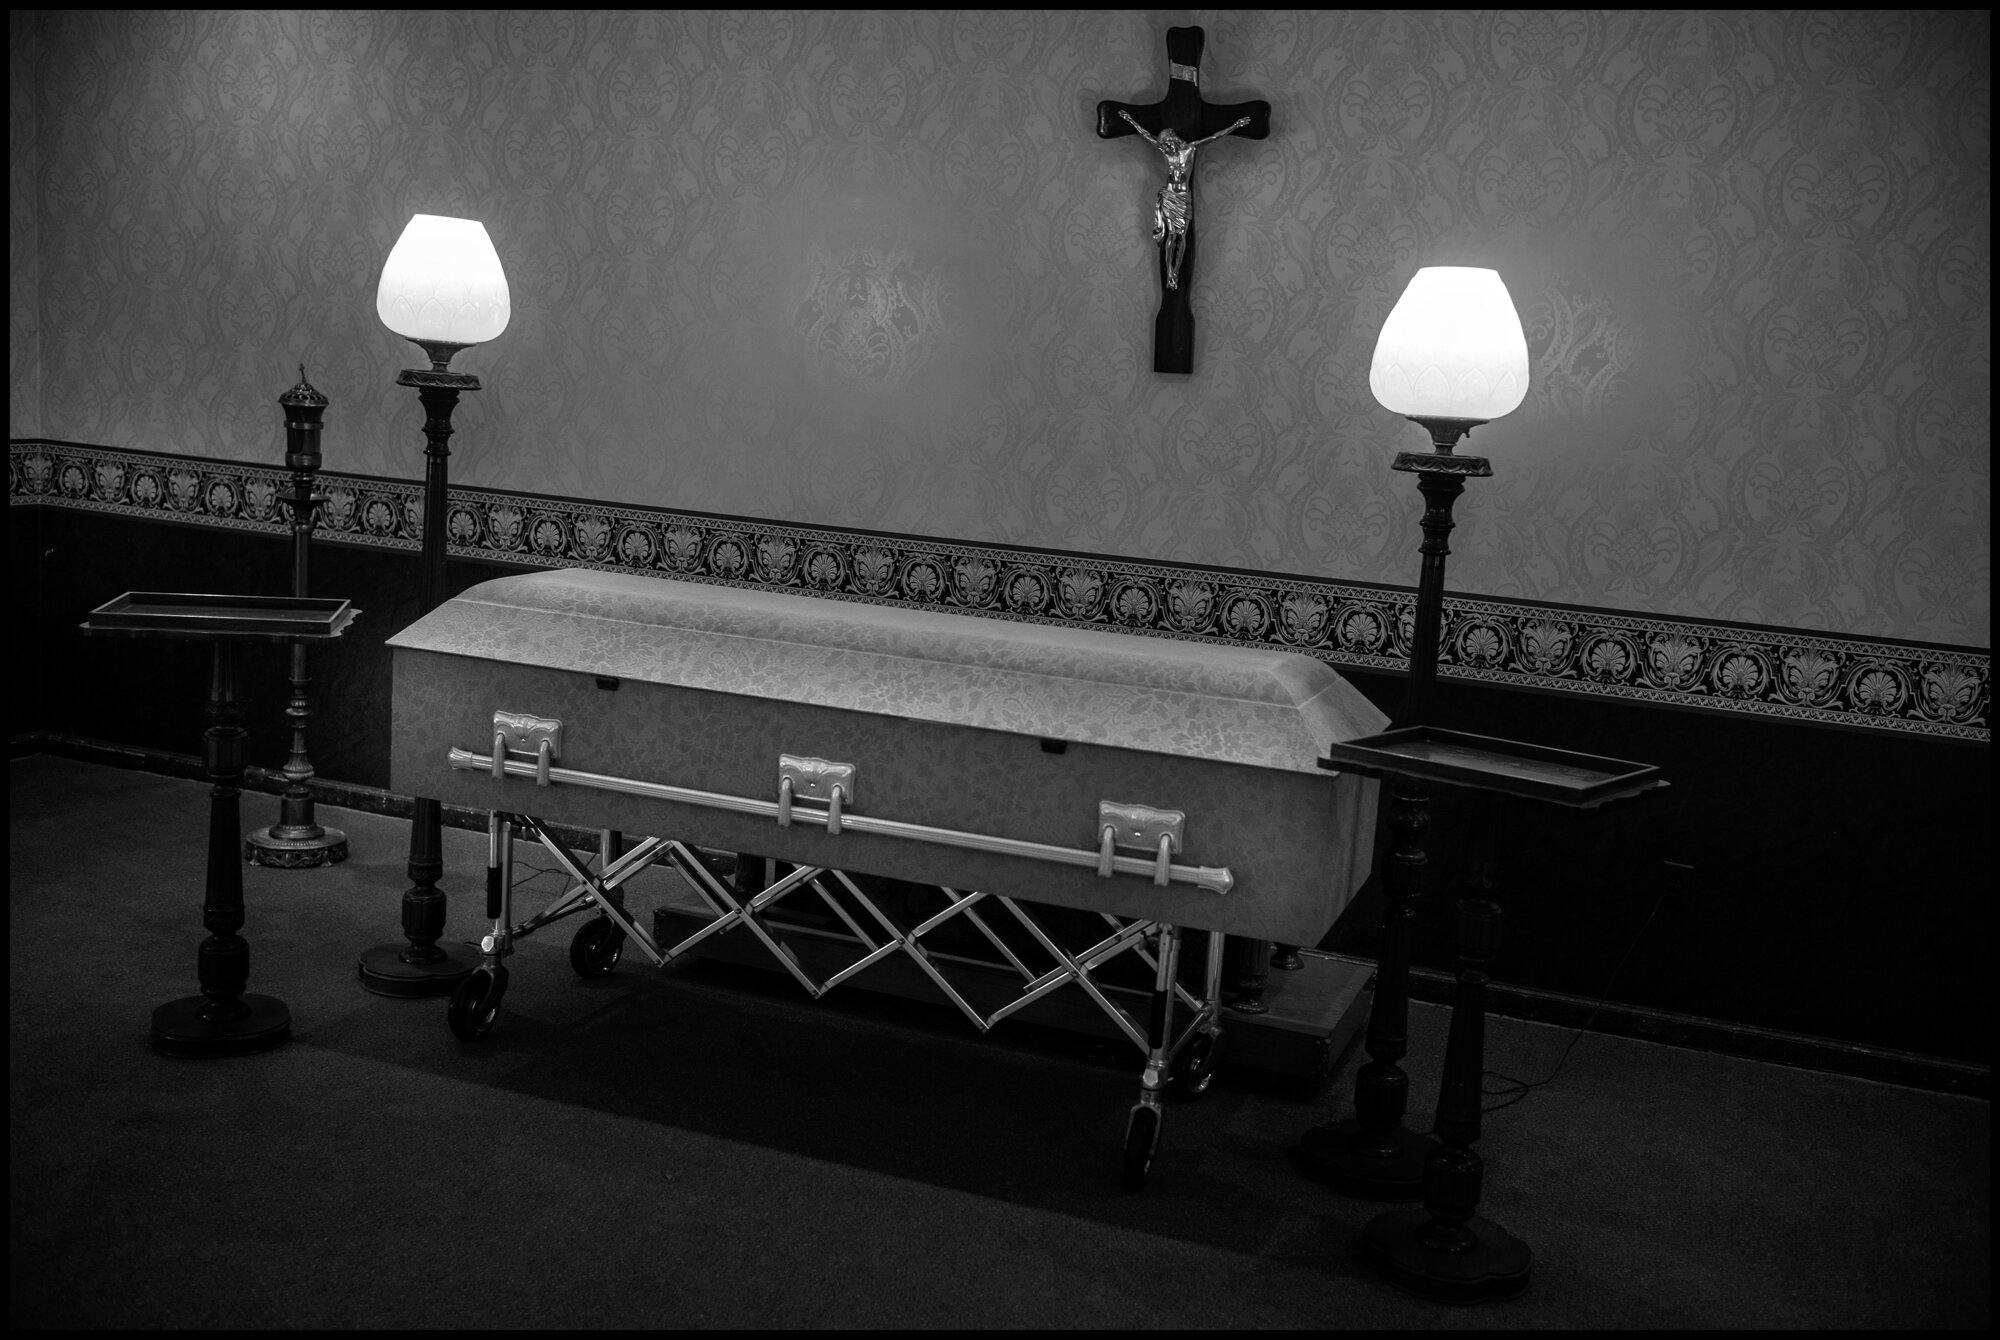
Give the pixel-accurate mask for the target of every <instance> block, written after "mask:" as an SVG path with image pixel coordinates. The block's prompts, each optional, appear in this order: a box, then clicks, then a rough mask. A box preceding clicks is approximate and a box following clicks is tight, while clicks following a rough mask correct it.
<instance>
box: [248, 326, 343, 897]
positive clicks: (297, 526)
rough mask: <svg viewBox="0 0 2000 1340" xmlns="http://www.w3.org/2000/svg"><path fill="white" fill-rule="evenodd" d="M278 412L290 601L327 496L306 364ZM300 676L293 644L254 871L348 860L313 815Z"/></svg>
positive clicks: (302, 659)
mask: <svg viewBox="0 0 2000 1340" xmlns="http://www.w3.org/2000/svg"><path fill="white" fill-rule="evenodd" d="M278 404H279V405H281V406H283V407H284V411H285V468H286V469H287V470H290V471H291V474H292V480H291V482H292V490H291V492H290V494H288V495H287V496H285V497H283V498H281V499H280V500H279V501H281V502H282V503H283V504H284V506H285V508H286V509H287V510H288V511H289V512H290V513H291V517H292V594H293V595H294V596H295V597H297V598H298V599H301V600H304V599H306V598H307V597H308V596H310V595H311V594H312V593H311V591H310V590H309V589H308V588H309V586H310V583H309V581H308V579H307V559H308V555H309V551H310V549H311V546H312V532H313V525H314V523H315V522H316V521H317V520H318V512H319V507H320V505H321V504H322V503H324V502H325V501H326V495H325V494H324V493H320V492H319V491H317V489H316V488H315V487H314V485H315V483H316V482H317V480H318V477H319V467H320V451H319V435H320V428H321V424H320V416H321V415H323V414H325V413H326V406H327V400H326V397H325V396H323V395H321V394H320V393H319V392H318V391H317V390H315V389H313V386H312V384H311V383H310V382H308V381H307V380H306V369H305V365H304V364H303V363H301V364H300V365H299V384H298V385H297V386H294V387H293V388H292V389H291V390H289V391H287V392H285V393H284V394H283V395H282V396H279V397H278ZM311 686H312V680H311V678H310V677H308V675H307V674H306V644H305V642H303V641H299V642H294V643H292V674H291V687H292V697H291V702H290V703H289V704H288V705H287V706H286V708H285V716H286V717H287V718H289V719H290V720H291V723H292V752H291V756H290V757H288V758H287V759H286V760H285V768H284V773H285V794H284V796H283V798H282V799H281V800H280V801H279V802H278V803H279V809H278V822H277V823H275V824H273V825H272V826H271V827H269V828H261V829H258V830H257V831H256V832H254V833H250V834H248V835H247V836H246V837H245V838H244V839H243V854H244V856H245V857H247V858H248V859H249V861H250V863H251V864H253V865H268V866H277V867H279V868H281V869H299V868H303V867H310V866H317V865H332V864H333V863H334V862H335V861H344V860H346V859H347V834H345V833H343V832H341V831H340V830H339V829H338V828H328V827H326V826H324V825H322V824H321V823H319V822H318V821H317V820H316V819H315V818H314V815H313V798H312V792H310V791H308V790H307V789H306V783H307V782H309V781H311V780H312V777H313V766H312V761H311V760H310V759H309V758H307V756H306V722H308V721H310V720H311V719H312V700H311V698H310V696H309V690H310V688H311Z"/></svg>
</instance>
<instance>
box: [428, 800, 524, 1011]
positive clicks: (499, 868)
mask: <svg viewBox="0 0 2000 1340" xmlns="http://www.w3.org/2000/svg"><path fill="white" fill-rule="evenodd" d="M513 899H514V816H512V815H510V814H502V813H500V812H499V811H495V812H493V813H492V814H489V815H488V816H487V818H486V915H487V918H488V919H489V920H491V921H492V923H493V929H492V930H490V931H488V932H487V933H486V935H485V937H484V938H482V939H481V940H480V942H479V952H480V955H481V957H480V961H479V966H477V967H475V968H474V969H473V970H472V971H471V972H469V973H467V974H466V976H465V980H464V981H462V982H460V983H459V984H458V987H457V989H456V990H454V991H453V992H452V993H451V1005H450V1007H449V1009H448V1010H447V1011H446V1014H445V1020H446V1022H447V1023H449V1024H450V1025H451V1031H452V1033H453V1034H454V1035H455V1036H456V1037H458V1039H459V1040H460V1041H462V1042H477V1041H478V1040H479V1039H480V1038H483V1037H485V1036H486V1035H487V1034H488V1033H489V1032H491V1031H492V1029H493V1021H494V1019H495V1018H497V1017H498V1016H499V1014H500V1001H501V998H502V997H504V996H505V995H506V994H507V964H506V958H507V956H508V955H509V954H512V953H513V952H514V938H513V936H512V935H511V934H509V933H508V930H507V921H508V912H509V909H510V908H511V906H512V903H513Z"/></svg>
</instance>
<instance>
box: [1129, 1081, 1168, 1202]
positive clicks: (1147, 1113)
mask: <svg viewBox="0 0 2000 1340" xmlns="http://www.w3.org/2000/svg"><path fill="white" fill-rule="evenodd" d="M1159 1145H1160V1114H1159V1111H1158V1110H1157V1109H1155V1108H1150V1107H1147V1106H1146V1105H1145V1104H1144V1103H1141V1104H1139V1105H1138V1106H1137V1107H1135V1108H1133V1109H1132V1119H1131V1120H1130V1121H1129V1122H1127V1123H1126V1126H1125V1185H1126V1186H1129V1187H1131V1188H1132V1189H1133V1190H1134V1191H1138V1190H1141V1189H1142V1188H1144V1186H1145V1185H1146V1173H1147V1171H1148V1170H1149V1169H1150V1168H1151V1167H1152V1166H1153V1151H1154V1150H1156V1149H1158V1148H1159Z"/></svg>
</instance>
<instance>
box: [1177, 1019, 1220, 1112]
mask: <svg viewBox="0 0 2000 1340" xmlns="http://www.w3.org/2000/svg"><path fill="white" fill-rule="evenodd" d="M1220 1041H1221V1035H1220V1034H1215V1033H1197V1034H1195V1035H1194V1036H1193V1037H1191V1038H1189V1039H1188V1045H1187V1048H1186V1049H1185V1050H1184V1051H1182V1052H1181V1054H1180V1056H1179V1057H1178V1058H1176V1060H1175V1064H1174V1072H1173V1075H1172V1079H1173V1082H1174V1087H1175V1088H1176V1089H1179V1090H1180V1092H1181V1096H1182V1097H1184V1098H1199V1097H1201V1096H1202V1095H1203V1094H1205V1093H1207V1092H1208V1086H1209V1085H1211V1084H1213V1083H1214V1082H1215V1068H1216V1066H1217V1065H1218V1064H1220V1062H1221V1060H1222V1048H1221V1047H1220V1046H1218V1045H1217V1044H1218V1043H1219V1042H1220Z"/></svg>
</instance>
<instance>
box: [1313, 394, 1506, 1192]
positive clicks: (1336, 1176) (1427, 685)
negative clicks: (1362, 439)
mask: <svg viewBox="0 0 2000 1340" xmlns="http://www.w3.org/2000/svg"><path fill="white" fill-rule="evenodd" d="M1417 422H1418V423H1420V424H1422V425H1423V427H1424V428H1425V429H1426V430H1428V431H1429V433H1430V435H1431V443H1432V445H1433V447H1434V448H1435V449H1434V450H1433V451H1430V452H1413V451H1405V452H1402V453H1400V454H1399V455H1398V456H1397V457H1396V462H1395V464H1394V466H1393V467H1392V468H1393V469H1396V470H1400V471H1403V472H1405V473H1410V474H1415V475H1416V476H1417V491H1418V492H1419V493H1421V494H1422V495H1423V498H1424V519H1423V532H1424V539H1423V544H1422V545H1421V546H1420V552H1421V553H1422V555H1423V571H1422V573H1421V575H1420V576H1419V577H1418V580H1417V607H1416V620H1415V626H1414V627H1413V629H1412V631H1411V635H1410V678H1409V683H1408V685H1407V686H1406V687H1405V689H1404V694H1403V707H1402V710H1401V711H1400V712H1399V713H1398V714H1397V716H1396V723H1395V724H1396V725H1397V727H1399V728H1400V727H1404V726H1418V725H1423V724H1425V723H1426V722H1427V721H1428V720H1429V718H1430V714H1431V701H1432V697H1433V694H1434V691H1435V689H1436V686H1437V661H1438V641H1439V636H1440V633H1441V632H1442V629H1443V624H1444V569H1445V559H1446V557H1447V556H1448V555H1449V554H1450V553H1451V544H1450V536H1451V531H1452V527H1453V524H1454V523H1453V521H1452V518H1451V511H1452V506H1453V504H1455V503H1456V502H1457V501H1458V497H1459V495H1460V494H1461V493H1463V492H1465V481H1466V480H1467V479H1468V478H1472V479H1480V478H1485V477H1487V476H1490V475H1491V474H1492V473H1493V467H1492V465H1491V464H1490V463H1489V462H1488V461H1486V460H1485V459H1483V458H1481V457H1478V456H1458V455H1454V454H1453V452H1452V447H1453V445H1454V444H1455V443H1457V441H1458V440H1459V439H1460V438H1462V437H1464V436H1465V434H1466V433H1467V432H1469V431H1470V430H1471V429H1472V428H1474V427H1476V426H1477V425H1478V424H1480V423H1483V422H1485V420H1483V419H1437V418H1432V419H1418V420H1417ZM1389 795H1390V799H1389V816H1388V819H1389V833H1390V837H1391V840H1392V843H1393V845H1392V846H1391V848H1390V854H1389V864H1388V869H1387V870H1386V871H1384V872H1383V885H1384V891H1385V894H1386V898H1385V901H1384V905H1383V908H1382V948H1381V952H1380V954H1379V955H1378V957H1377V960H1376V968H1375V999H1374V1002H1373V1004H1372V1005H1371V1006H1370V1008H1369V1011H1368V1032H1367V1041H1366V1043H1365V1045H1366V1047H1367V1051H1368V1062H1367V1064H1365V1065H1363V1066H1362V1067H1361V1068H1360V1070H1359V1071H1357V1072H1356V1074H1355V1077H1354V1112H1355V1115H1354V1116H1352V1117H1350V1118H1348V1119H1346V1120H1344V1121H1337V1122H1331V1123H1329V1124H1327V1125H1323V1126H1315V1127H1314V1128H1312V1129H1311V1130H1309V1131H1307V1132H1306V1133H1305V1135H1304V1136H1303V1137H1302V1138H1301V1139H1300V1141H1299V1157H1300V1158H1301V1159H1302V1160H1303V1161H1304V1162H1305V1164H1306V1166H1307V1167H1308V1168H1309V1169H1310V1170H1311V1171H1313V1172H1314V1173H1316V1174H1318V1175H1320V1176H1322V1177H1324V1178H1326V1179H1327V1180H1328V1181H1330V1182H1332V1183H1333V1185H1334V1186H1336V1187H1338V1188H1339V1189H1340V1190H1342V1191H1345V1192H1347V1193H1348V1194H1349V1195H1355V1196H1363V1197H1367V1198H1369V1199H1371V1200H1415V1199H1417V1198H1418V1197H1419V1196H1421V1195H1423V1192H1424V1166H1425V1164H1426V1163H1427V1162H1428V1160H1429V1159H1430V1156H1431V1153H1432V1151H1433V1150H1435V1149H1436V1148H1437V1142H1436V1141H1435V1140H1433V1139H1431V1138H1430V1137H1429V1136H1420V1135H1416V1134H1414V1133H1413V1132H1411V1131H1409V1130H1407V1129H1405V1128H1404V1126H1403V1115H1404V1113H1405V1112H1407V1111H1408V1110H1409V1101H1410V1077H1409V1075H1408V1074H1407V1073H1405V1072H1404V1070H1403V1066H1402V1061H1403V1057H1404V1055H1405V1054H1407V1052H1408V1051H1409V1038H1410V927H1411V923H1412V922H1413V921H1415V920H1416V915H1417V899H1418V898H1419V897H1420V896H1421V895H1422V893H1423V890H1424V885H1425V883H1426V882H1427V877H1428V874H1429V869H1430V856H1429V854H1428V853H1427V852H1425V850H1424V841H1425V838H1426V836H1427V834H1428V831H1429V829H1430V824H1431V819H1430V802H1431V796H1430V791H1429V789H1428V788H1427V787H1425V786H1424V785H1423V784H1422V783H1420V782H1415V781H1408V780H1401V779H1398V780H1396V781H1393V782H1392V783H1391V789H1390V793H1389Z"/></svg>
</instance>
